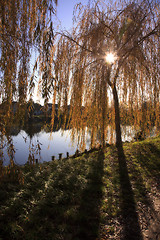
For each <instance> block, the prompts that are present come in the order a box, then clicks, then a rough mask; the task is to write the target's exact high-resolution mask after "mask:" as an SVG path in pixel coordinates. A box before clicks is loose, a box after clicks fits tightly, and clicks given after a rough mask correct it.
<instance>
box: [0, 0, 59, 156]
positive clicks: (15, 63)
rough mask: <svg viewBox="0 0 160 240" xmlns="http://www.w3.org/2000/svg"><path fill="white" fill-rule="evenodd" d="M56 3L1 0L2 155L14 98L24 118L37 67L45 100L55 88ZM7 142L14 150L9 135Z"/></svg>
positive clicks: (53, 0) (0, 96) (0, 112)
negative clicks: (54, 23)
mask: <svg viewBox="0 0 160 240" xmlns="http://www.w3.org/2000/svg"><path fill="white" fill-rule="evenodd" d="M56 4H57V1H56V0H42V1H39V0H3V1H1V3H0V103H1V106H0V138H1V139H0V140H1V142H0V145H1V146H0V155H2V152H1V149H3V147H4V141H3V140H4V138H3V136H4V135H5V133H6V129H7V128H9V127H10V126H11V125H12V123H13V120H14V121H15V116H14V118H13V107H14V106H13V101H17V103H18V107H17V109H18V110H17V114H16V115H17V116H16V117H17V119H18V120H20V121H24V118H25V113H26V109H25V106H26V104H25V103H26V101H27V99H29V98H32V96H33V91H34V87H35V80H36V79H35V77H36V76H35V73H36V70H38V71H39V74H38V76H39V80H38V81H39V85H40V86H41V88H42V95H43V98H44V100H45V103H47V101H48V99H49V94H50V91H51V90H53V89H52V87H53V82H54V78H53V68H52V64H53V56H54V26H53V21H54V18H53V17H54V16H55V6H56ZM35 55H36V57H35ZM36 75H37V74H36ZM8 143H9V145H10V146H11V147H10V149H12V152H14V149H13V143H12V141H11V139H10V137H9V136H8ZM10 155H13V154H10ZM1 157H2V156H0V160H1V159H2V158H1ZM11 158H12V160H13V157H11Z"/></svg>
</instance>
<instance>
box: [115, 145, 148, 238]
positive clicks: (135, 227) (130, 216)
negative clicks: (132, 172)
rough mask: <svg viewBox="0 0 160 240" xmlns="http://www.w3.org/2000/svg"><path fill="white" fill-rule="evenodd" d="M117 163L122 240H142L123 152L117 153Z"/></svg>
mask: <svg viewBox="0 0 160 240" xmlns="http://www.w3.org/2000/svg"><path fill="white" fill-rule="evenodd" d="M118 162H119V174H120V187H121V206H120V207H121V214H122V224H123V240H142V239H143V238H142V233H141V229H140V224H139V220H138V214H137V211H136V202H135V199H134V193H133V190H132V186H131V182H130V178H129V174H128V168H127V163H126V158H125V155H124V152H123V150H121V151H118Z"/></svg>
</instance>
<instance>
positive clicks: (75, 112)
mask: <svg viewBox="0 0 160 240" xmlns="http://www.w3.org/2000/svg"><path fill="white" fill-rule="evenodd" d="M159 10H160V8H159V3H158V1H157V2H156V1H146V0H144V1H134V2H133V1H127V3H126V1H120V2H119V1H117V2H114V3H111V2H110V3H109V2H108V1H94V2H92V3H91V1H90V2H89V4H88V5H87V6H82V5H81V4H79V5H77V7H76V8H75V12H74V28H73V31H72V33H67V32H65V33H64V32H63V33H61V36H60V38H59V42H58V46H57V55H56V60H55V77H56V79H57V82H58V89H59V92H58V100H59V104H60V105H62V106H63V108H64V113H65V112H66V109H67V104H70V121H69V124H70V127H71V128H72V130H73V132H74V133H75V132H76V131H77V132H80V133H82V135H83V138H82V139H83V140H84V139H85V131H86V126H87V129H90V131H91V144H92V146H94V144H95V140H96V138H97V134H98V133H100V139H101V143H102V144H103V145H105V141H106V134H107V129H108V128H107V126H108V125H110V127H111V133H113V130H115V132H116V146H117V147H118V149H119V151H120V152H121V150H122V136H121V126H120V124H121V118H123V116H122V115H120V109H121V106H125V109H126V111H127V115H128V116H130V123H132V124H134V125H135V126H142V125H143V128H145V129H146V128H147V127H151V125H152V123H151V121H152V120H153V119H154V124H155V125H156V126H157V127H158V126H159V113H160V104H159V102H160V96H159V90H160V82H159V74H160V70H159V69H160V61H159V60H160V59H159V56H160V54H159V40H160V39H159V36H160V35H159V33H160V32H159V31H160V25H159ZM107 54H109V55H107ZM56 94H57V93H56ZM145 102H146V103H147V109H145V110H146V111H147V112H146V113H145V121H144V114H143V112H144V111H142V110H143V106H144V103H145ZM112 106H113V107H112ZM122 112H123V111H122ZM120 117H121V118H120Z"/></svg>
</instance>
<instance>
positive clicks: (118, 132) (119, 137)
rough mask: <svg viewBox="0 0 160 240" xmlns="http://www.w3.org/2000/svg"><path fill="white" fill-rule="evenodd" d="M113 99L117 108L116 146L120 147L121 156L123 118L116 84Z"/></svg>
mask: <svg viewBox="0 0 160 240" xmlns="http://www.w3.org/2000/svg"><path fill="white" fill-rule="evenodd" d="M112 91H113V99H114V110H115V130H116V147H117V149H118V155H119V157H120V156H121V157H123V156H124V152H123V145H122V134H121V126H120V124H121V119H120V110H119V100H118V94H117V89H116V85H115V84H114V85H113V87H112Z"/></svg>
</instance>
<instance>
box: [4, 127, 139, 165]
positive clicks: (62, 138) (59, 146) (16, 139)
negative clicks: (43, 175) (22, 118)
mask: <svg viewBox="0 0 160 240" xmlns="http://www.w3.org/2000/svg"><path fill="white" fill-rule="evenodd" d="M134 135H135V131H134V128H133V127H131V126H125V127H124V126H123V127H122V140H123V141H131V140H132V139H133V137H134ZM107 136H108V137H107V139H108V142H111V141H112V142H113V141H114V138H115V136H114V135H113V137H112V138H111V129H110V127H108V131H107ZM12 139H13V144H14V147H15V155H14V157H15V159H14V160H15V163H16V164H20V165H23V164H25V163H26V162H27V160H28V156H29V152H30V153H31V154H34V156H35V158H37V159H38V160H39V161H40V162H44V161H51V159H52V156H55V158H56V159H58V157H59V153H63V155H62V156H63V157H66V152H69V154H70V155H73V154H74V153H75V151H76V150H77V148H78V139H77V138H75V140H74V142H72V141H71V131H70V130H65V131H62V130H59V131H57V132H52V134H50V132H45V131H44V130H42V131H40V132H38V133H34V134H33V135H32V136H29V135H28V134H27V133H26V132H25V131H24V130H21V131H20V132H19V133H18V134H17V135H16V136H12ZM38 144H39V146H40V148H41V151H40V154H39V152H38ZM86 148H87V149H89V148H90V135H89V134H88V135H87V136H86ZM4 157H5V160H4V165H8V164H9V158H8V156H7V150H5V154H4Z"/></svg>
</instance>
